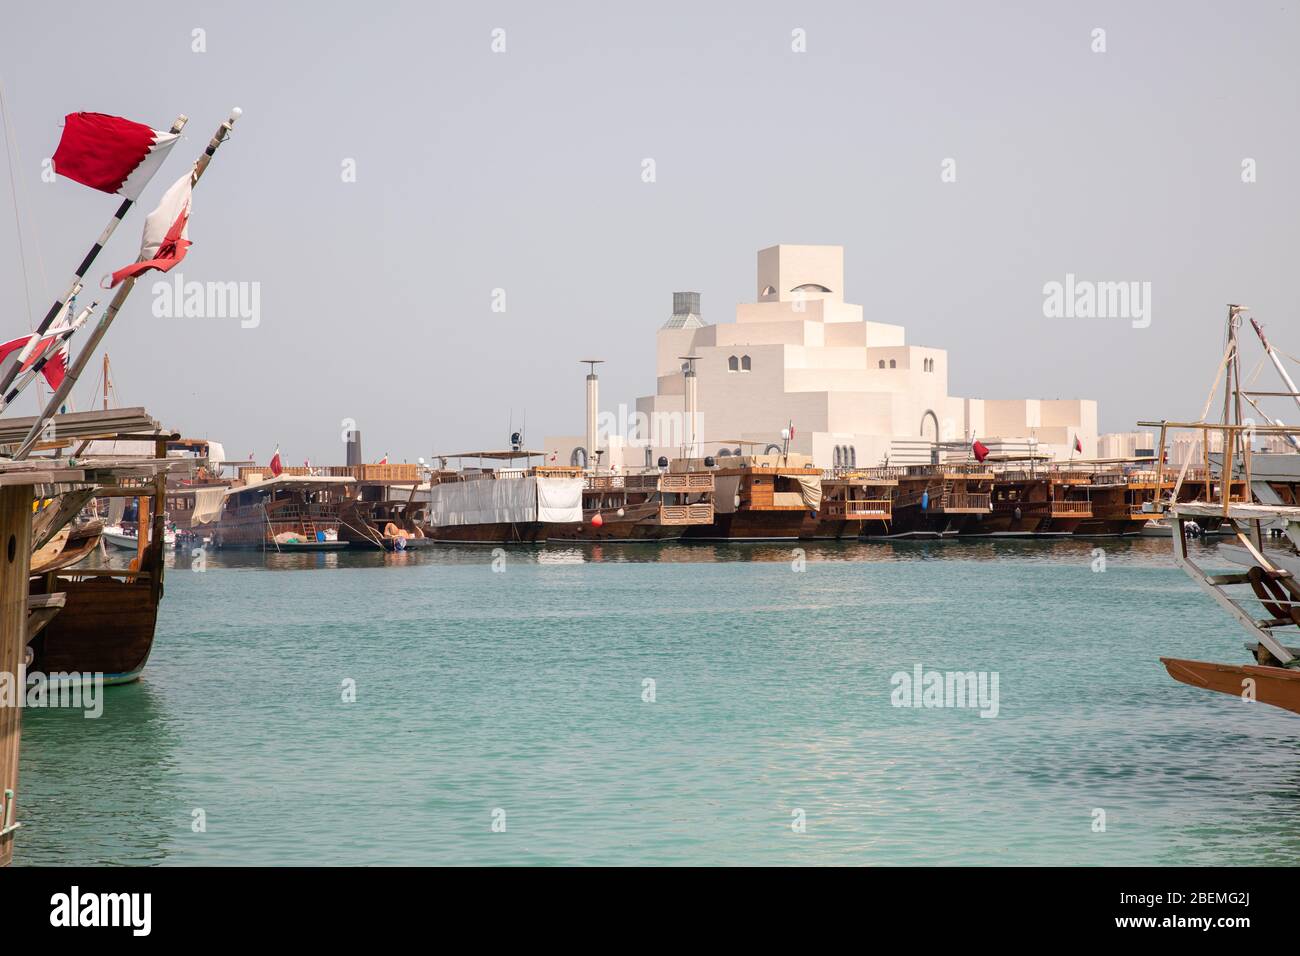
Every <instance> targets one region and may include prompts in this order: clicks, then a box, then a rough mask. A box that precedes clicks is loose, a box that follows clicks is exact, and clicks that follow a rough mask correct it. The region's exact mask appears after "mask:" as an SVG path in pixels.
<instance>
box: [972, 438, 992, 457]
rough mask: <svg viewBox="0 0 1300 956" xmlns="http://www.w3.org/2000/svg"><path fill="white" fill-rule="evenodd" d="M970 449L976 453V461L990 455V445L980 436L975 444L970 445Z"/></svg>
mask: <svg viewBox="0 0 1300 956" xmlns="http://www.w3.org/2000/svg"><path fill="white" fill-rule="evenodd" d="M970 450H971V451H972V452H974V453H975V460H976V461H983V460H984V459H985V458H987V457H988V456H989V448H988V446H987V445H985V444H984V443H983V442H982V441H980V440H979V439H978V438H977V439H975V444H973V445H971V446H970Z"/></svg>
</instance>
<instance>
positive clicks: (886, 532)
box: [864, 505, 975, 539]
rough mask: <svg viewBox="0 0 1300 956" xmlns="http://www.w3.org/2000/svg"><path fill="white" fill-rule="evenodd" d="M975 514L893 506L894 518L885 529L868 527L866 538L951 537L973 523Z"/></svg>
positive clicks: (912, 506)
mask: <svg viewBox="0 0 1300 956" xmlns="http://www.w3.org/2000/svg"><path fill="white" fill-rule="evenodd" d="M974 521H975V515H970V514H945V513H943V512H935V511H930V510H926V511H922V510H921V507H920V506H919V505H911V506H907V507H903V508H898V507H895V508H894V520H893V521H892V522H890V524H889V527H888V528H887V529H882V530H880V531H879V532H876V531H874V530H871V529H868V530H867V531H866V532H865V533H864V537H868V538H918V539H935V538H953V537H956V536H957V535H958V534H960V533H961V532H963V531H964V530H965V529H966V528H968V527H970V526H971V525H972V524H974Z"/></svg>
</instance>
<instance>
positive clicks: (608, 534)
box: [550, 515, 687, 542]
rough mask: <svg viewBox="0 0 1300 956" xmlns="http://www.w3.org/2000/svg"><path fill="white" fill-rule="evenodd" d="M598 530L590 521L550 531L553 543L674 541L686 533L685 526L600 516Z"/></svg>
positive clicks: (556, 527)
mask: <svg viewBox="0 0 1300 956" xmlns="http://www.w3.org/2000/svg"><path fill="white" fill-rule="evenodd" d="M602 520H603V522H604V523H603V524H601V526H600V527H599V528H597V527H596V526H595V525H593V524H592V523H591V521H590V520H586V521H583V523H582V524H581V525H567V524H562V525H556V526H555V527H554V528H553V529H552V530H551V535H550V537H551V540H553V541H608V542H619V541H676V540H677V539H678V538H680V537H681V536H682V534H683V533H684V532H685V531H686V528H687V526H686V525H671V524H658V523H652V522H648V521H638V520H636V519H634V518H610V517H606V516H604V515H602Z"/></svg>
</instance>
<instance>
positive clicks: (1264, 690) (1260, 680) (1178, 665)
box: [1160, 657, 1300, 714]
mask: <svg viewBox="0 0 1300 956" xmlns="http://www.w3.org/2000/svg"><path fill="white" fill-rule="evenodd" d="M1160 663H1162V664H1164V665H1165V670H1167V671H1168V672H1169V676H1170V677H1172V678H1173V679H1174V680H1176V681H1181V682H1182V683H1184V684H1188V685H1190V686H1192V687H1199V688H1201V689H1203V690H1213V691H1217V692H1218V693H1220V694H1229V695H1231V696H1233V697H1237V698H1241V699H1243V700H1244V699H1245V698H1244V697H1243V694H1244V693H1245V691H1246V689H1247V688H1251V689H1252V690H1253V694H1254V698H1255V700H1256V701H1257V702H1258V703H1261V704H1270V705H1272V706H1273V707H1280V708H1282V709H1283V710H1289V711H1291V712H1292V713H1295V714H1300V671H1294V670H1288V669H1287V668H1284V667H1264V666H1261V665H1258V664H1215V663H1211V662H1209V661H1191V660H1184V659H1182V658H1177V657H1162V658H1160Z"/></svg>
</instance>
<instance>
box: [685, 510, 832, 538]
mask: <svg viewBox="0 0 1300 956" xmlns="http://www.w3.org/2000/svg"><path fill="white" fill-rule="evenodd" d="M807 514H808V512H807V511H804V510H803V509H802V508H800V509H790V510H758V511H755V510H751V509H747V508H741V509H739V510H738V511H731V512H726V513H718V512H715V513H714V515H713V523H712V524H700V525H687V526H686V529H685V533H684V534H683V535H682V540H683V541H784V540H793V539H797V538H798V537H799V532H800V531H802V530H803V523H804V518H805V517H806V516H807Z"/></svg>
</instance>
